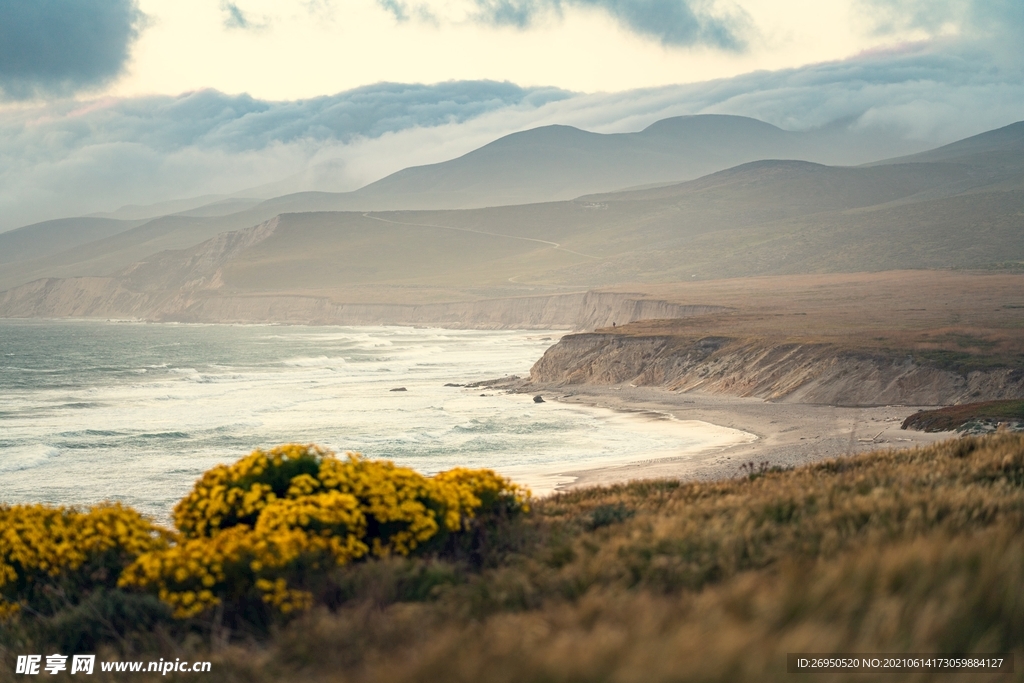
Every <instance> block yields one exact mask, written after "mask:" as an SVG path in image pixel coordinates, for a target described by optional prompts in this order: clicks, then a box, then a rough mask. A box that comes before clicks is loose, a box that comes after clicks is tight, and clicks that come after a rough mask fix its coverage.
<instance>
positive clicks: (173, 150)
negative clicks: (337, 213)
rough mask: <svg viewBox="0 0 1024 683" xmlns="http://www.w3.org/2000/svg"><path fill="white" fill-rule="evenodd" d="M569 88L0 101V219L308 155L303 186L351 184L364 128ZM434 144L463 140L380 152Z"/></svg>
mask: <svg viewBox="0 0 1024 683" xmlns="http://www.w3.org/2000/svg"><path fill="white" fill-rule="evenodd" d="M571 96H572V94H571V93H568V92H565V91H562V90H558V89H555V88H529V89H528V88H521V87H519V86H516V85H513V84H511V83H498V82H492V81H463V82H451V83H440V84H437V85H404V84H393V83H383V84H378V85H373V86H366V87H362V88H356V89H354V90H349V91H347V92H343V93H339V94H337V95H332V96H329V97H318V98H313V99H309V100H299V101H293V102H266V101H262V100H257V99H255V98H252V97H249V96H247V95H225V94H223V93H220V92H216V91H212V90H206V91H200V92H194V93H188V94H186V95H182V96H180V97H165V96H159V97H140V98H132V99H123V100H114V99H106V100H97V101H94V102H89V103H85V104H82V103H80V102H74V101H57V102H49V103H45V104H40V105H38V106H36V107H16V108H9V109H7V110H0V230H4V229H9V228H13V227H17V226H18V225H24V224H26V223H29V222H34V221H38V220H45V219H47V218H53V217H58V216H62V215H81V214H84V213H91V212H96V211H106V210H112V209H115V208H117V207H118V206H121V205H124V204H147V203H152V202H157V201H162V200H163V199H166V198H170V197H187V196H194V195H203V194H209V193H219V192H224V193H231V192H238V191H240V190H243V189H245V188H247V187H253V186H258V185H263V184H267V183H273V182H278V181H281V180H283V179H286V178H288V177H290V176H295V175H296V174H303V173H305V172H306V171H307V170H308V169H309V168H311V167H316V168H319V169H321V170H322V172H320V175H319V176H317V177H316V178H314V179H313V181H310V182H312V186H310V187H298V186H297V187H296V188H295V189H312V187H316V188H322V189H333V190H341V189H351V188H353V187H355V186H358V185H361V184H363V183H364V182H368V181H369V180H373V179H374V178H369V177H367V176H366V173H372V172H375V170H370V169H377V168H381V166H378V165H374V164H370V166H368V167H367V169H366V170H362V171H361V170H359V169H358V168H357V169H355V170H353V171H347V170H346V168H347V159H349V158H350V157H351V155H352V150H353V149H366V148H365V147H364V146H361V145H364V144H365V142H366V141H368V140H370V141H372V140H377V139H380V138H382V137H384V136H388V135H390V134H393V133H396V132H398V131H403V130H407V129H413V128H415V129H426V130H437V129H439V128H441V127H445V126H450V127H454V128H457V127H458V126H460V125H463V124H464V123H465V122H467V121H470V120H472V119H474V118H479V117H480V116H482V115H484V114H486V113H488V112H491V111H496V110H502V111H506V112H508V111H512V110H516V109H521V110H524V111H535V110H537V109H538V108H541V107H543V106H545V105H547V104H549V103H551V102H554V101H557V100H560V99H565V98H568V97H571ZM472 140H473V138H471V137H467V138H466V140H465V144H472ZM483 142H486V140H484V141H483ZM481 144H482V143H481ZM442 150H453V151H454V153H461V152H464V151H467V150H466V149H463V148H461V147H458V146H457V145H456V147H455V148H453V147H452V142H451V141H450V140H449V141H446V142H441V141H435V142H434V143H432V144H431V146H430V147H427V148H422V149H421V148H416V147H413V148H410V149H406V150H402V151H400V152H399V153H397V154H396V155H394V156H393V157H391V158H390V159H389V160H388V161H387V162H385V163H386V164H392V163H394V162H396V161H397V162H398V163H402V160H410V159H413V160H420V162H428V161H435V160H437V158H436V156H432V155H436V154H446V153H448V152H447V151H442ZM370 154H373V152H372V151H371V152H370ZM383 167H384V168H387V170H388V171H390V170H395V169H394V168H392V167H391V166H389V165H388V166H383ZM331 169H333V170H331ZM321 176H322V177H321ZM303 182H304V181H303Z"/></svg>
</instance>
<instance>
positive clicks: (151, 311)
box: [0, 218, 728, 330]
mask: <svg viewBox="0 0 1024 683" xmlns="http://www.w3.org/2000/svg"><path fill="white" fill-rule="evenodd" d="M277 226H278V219H277V218H273V219H271V220H269V221H266V222H265V223H262V224H260V225H257V226H255V227H252V228H247V229H245V230H237V231H234V232H228V233H223V234H221V235H218V236H216V237H214V238H213V239H210V240H207V241H206V242H204V243H202V244H200V245H197V246H196V247H193V248H191V249H184V250H180V251H168V252H163V253H160V254H156V255H154V256H153V257H151V258H149V259H146V260H145V261H140V262H138V263H135V264H133V265H132V266H130V267H129V268H127V269H125V270H124V271H123V272H121V273H118V274H116V275H114V276H111V277H77V278H66V279H56V278H51V279H46V280H37V281H35V282H30V283H28V284H26V285H22V286H21V287H17V288H15V289H12V290H9V291H7V292H3V293H0V317H8V318H62V317H77V318H134V319H140V320H150V321H158V322H161V321H163V322H170V321H174V322H210V323H212V322H223V323H262V322H281V323H302V324H314V325H317V324H319V325H328V324H333V325H387V324H390V325H435V326H441V327H464V328H479V329H501V328H527V329H530V328H532V329H571V330H590V329H595V328H597V327H604V326H609V325H611V324H612V323H618V324H625V323H629V322H634V321H637V320H649V319H655V318H686V317H690V316H694V315H703V314H707V313H715V312H722V311H726V310H728V309H727V308H725V307H722V306H702V305H682V304H676V303H670V302H668V301H662V300H657V299H649V298H645V297H643V296H642V295H639V294H630V293H623V292H575V293H569V294H557V295H550V296H527V297H508V298H497V299H482V300H476V301H460V302H451V303H432V304H367V303H359V302H344V301H336V300H333V299H332V298H330V297H329V296H303V295H296V294H287V293H274V292H237V291H235V292H230V293H229V292H226V291H225V290H224V285H223V277H222V271H223V268H224V266H225V265H226V264H228V263H229V262H230V261H231V259H232V258H234V257H235V256H237V255H238V254H240V253H241V252H243V251H244V250H245V249H248V248H249V247H251V246H253V245H255V244H258V243H259V242H261V241H263V240H265V239H267V238H268V237H269V236H271V235H272V234H273V233H274V230H275V229H277Z"/></svg>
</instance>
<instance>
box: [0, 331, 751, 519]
mask: <svg viewBox="0 0 1024 683" xmlns="http://www.w3.org/2000/svg"><path fill="white" fill-rule="evenodd" d="M560 334H561V333H559V332H547V333H545V332H537V331H529V332H524V331H476V330H445V329H420V328H412V327H305V326H284V325H179V324H146V323H136V322H106V321H81V320H68V321H64V320H62V321H50V320H47V321H37V320H0V502H6V503H23V502H42V503H49V504H73V505H85V504H91V503H94V502H98V501H102V500H118V501H122V502H124V503H126V504H128V505H131V506H133V507H135V508H137V509H139V510H141V511H143V512H145V513H147V514H149V515H152V516H154V517H156V518H157V519H160V520H164V521H165V520H166V519H167V518H168V516H169V513H170V510H171V508H172V507H173V504H174V502H175V501H177V500H178V499H179V498H181V496H182V495H184V493H185V492H186V491H187V490H188V489H189V488H190V487H191V486H192V484H193V482H194V481H195V480H196V478H197V477H198V476H199V475H200V474H201V473H202V472H203V471H204V470H206V469H207V468H209V467H211V466H212V465H214V464H217V463H224V462H231V461H233V460H236V459H238V458H240V457H242V456H244V455H246V454H247V453H249V452H250V451H251V450H252V449H254V448H269V447H272V446H274V445H277V444H282V443H290V442H299V443H316V444H319V445H321V446H325V447H328V448H330V449H332V450H335V451H337V452H339V453H341V452H345V451H357V452H360V453H363V454H364V455H365V456H366V457H371V458H388V459H391V460H394V461H395V462H397V463H399V464H402V465H406V466H409V467H413V468H415V469H416V470H418V471H421V472H423V473H425V474H433V473H435V472H438V471H441V470H445V469H449V468H451V467H456V466H466V467H489V468H492V469H495V470H497V471H498V472H500V473H502V474H505V475H507V476H511V477H512V478H514V479H515V480H517V481H520V482H522V483H525V484H527V485H529V486H531V487H532V488H533V489H534V491H535V493H539V494H543V493H547V492H550V491H551V490H552V489H553V488H554V487H555V486H556V485H558V484H559V483H565V482H567V481H571V477H565V476H564V475H562V474H560V473H564V472H567V471H572V470H580V469H586V468H589V467H594V466H599V465H607V464H611V463H625V462H629V461H633V460H638V459H644V458H648V457H651V456H652V454H661V455H679V454H684V453H686V452H692V451H699V450H704V449H707V448H715V447H721V446H722V445H726V444H728V443H731V442H732V440H734V439H735V435H731V434H729V433H727V432H731V430H717V431H716V430H714V429H712V430H702V429H692V430H686V429H675V430H672V429H669V430H666V429H652V428H651V424H650V422H645V421H644V420H641V419H635V418H623V417H622V416H621V415H616V414H613V413H611V412H610V411H605V410H601V409H594V408H591V409H588V408H584V407H581V406H576V405H573V406H568V405H564V404H560V403H556V402H553V401H548V402H545V403H534V402H533V399H532V396H528V395H514V394H506V393H504V392H501V391H497V390H493V389H489V388H486V387H483V388H480V387H478V388H467V387H465V386H445V385H450V384H461V385H465V384H469V383H473V382H478V381H480V380H486V379H493V378H499V377H503V376H507V375H513V374H518V375H520V376H527V375H528V374H529V370H530V366H531V365H532V364H533V363H534V362H535V361H536V360H537V359H538V358H540V356H541V355H542V354H543V353H544V350H545V349H547V348H548V347H549V346H550V345H551V344H553V343H554V342H555V341H556V340H557V338H558V337H559V336H560ZM395 389H404V391H394V390H395Z"/></svg>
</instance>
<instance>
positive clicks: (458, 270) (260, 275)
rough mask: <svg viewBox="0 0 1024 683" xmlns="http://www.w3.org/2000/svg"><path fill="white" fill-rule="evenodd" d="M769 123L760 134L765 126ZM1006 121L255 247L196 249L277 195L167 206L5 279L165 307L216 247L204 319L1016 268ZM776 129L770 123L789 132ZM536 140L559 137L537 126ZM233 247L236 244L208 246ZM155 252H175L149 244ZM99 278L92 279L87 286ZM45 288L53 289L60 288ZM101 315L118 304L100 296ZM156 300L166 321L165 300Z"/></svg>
mask: <svg viewBox="0 0 1024 683" xmlns="http://www.w3.org/2000/svg"><path fill="white" fill-rule="evenodd" d="M682 123H685V122H682ZM682 123H681V122H679V121H669V122H662V124H664V125H662V126H657V125H656V126H652V127H651V128H653V129H654V133H648V132H647V131H643V132H642V133H638V134H630V135H643V134H644V133H647V134H648V135H660V134H662V133H664V132H665V130H668V129H671V127H672V126H673V125H682ZM691 123H692V122H691ZM711 123H715V124H719V123H722V122H721V121H718V120H717V119H714V120H713V121H711ZM726 123H729V124H730V125H731V123H732V122H726ZM744 125H746V124H744ZM766 125H767V124H760V127H758V130H769V131H770V130H772V128H771V127H767V128H764V126H766ZM651 128H649V129H648V131H650V130H651ZM1009 128H1010V131H1009V133H1007V132H1006V131H1002V130H1001V131H993V132H991V133H987V134H984V135H982V136H976V137H977V138H979V139H971V140H968V141H964V143H965V144H960V143H956V144H955V145H953V146H947V148H943V149H944V150H945V151H943V152H942V154H941V155H940V156H941V160H940V161H920V160H916V161H910V162H906V161H904V162H901V163H888V164H873V165H869V166H862V167H836V166H826V165H822V164H816V163H812V162H805V161H792V160H761V161H754V162H750V163H746V164H742V165H739V166H736V167H733V168H729V169H726V170H721V171H718V172H715V173H712V174H709V175H706V176H704V177H701V178H699V179H696V180H692V181H688V182H684V183H677V184H672V185H664V186H659V187H655V188H649V189H640V190H631V191H623V192H615V193H604V194H591V195H586V196H583V197H580V198H579V199H576V200H573V201H563V202H549V203H540V204H528V205H510V206H502V207H493V208H482V209H466V210H417V211H402V212H302V213H283V214H279V215H278V218H277V219H276V222H275V223H274V226H275V227H274V229H272V230H269V231H267V232H266V234H265V235H264V236H263V237H262V238H261V239H260V240H255V241H246V240H245V239H240V238H238V239H236V238H233V237H231V235H240V234H244V233H228V234H227V235H226V236H225V235H222V236H220V237H215V238H213V239H211V240H209V241H207V242H204V243H203V244H200V245H198V246H194V247H193V246H190V244H195V243H196V242H197V241H201V238H202V237H203V236H204V235H206V234H207V233H208V232H209V231H210V230H213V229H215V228H216V229H217V232H222V230H221V229H222V228H227V227H233V228H235V229H237V228H240V227H246V226H248V225H253V224H254V223H252V222H251V221H253V219H254V218H257V217H260V216H261V215H262V214H261V213H260V212H261V211H264V212H268V211H269V209H268V207H269V206H270V205H271V204H272V203H273V202H269V203H264V204H262V205H260V206H258V207H255V208H252V209H248V210H246V211H243V212H240V213H236V214H231V215H228V216H221V217H216V218H203V217H189V216H168V217H164V218H160V219H157V220H155V221H150V222H147V223H145V224H143V225H140V226H137V227H134V228H132V229H130V230H127V231H125V232H123V233H120V234H117V235H113V236H111V237H107V238H105V239H103V240H100V241H97V242H93V243H90V244H86V245H81V246H80V247H77V248H76V249H74V250H71V251H66V252H64V253H63V254H60V255H56V256H51V257H48V258H49V260H47V259H37V260H36V261H34V262H27V263H25V264H14V265H13V266H8V267H7V268H5V269H4V271H3V272H4V275H3V276H2V277H0V282H7V283H8V286H9V285H10V283H11V281H12V274H13V277H14V278H16V277H23V278H24V277H26V274H27V273H29V272H30V270H31V268H36V272H42V271H45V269H46V268H50V269H51V270H55V269H57V270H59V272H60V273H61V274H65V275H73V274H74V272H73V271H74V269H76V268H78V269H83V268H87V269H92V273H90V274H93V275H96V274H103V273H108V274H109V273H120V274H117V275H115V276H109V275H107V276H106V277H108V278H109V286H110V287H112V288H113V289H114V290H117V291H118V292H121V291H122V290H123V291H124V292H135V293H147V295H153V296H155V295H156V293H157V292H162V294H160V295H159V296H157V297H156V298H155V299H153V298H150V299H148V300H150V301H152V302H155V301H157V300H159V301H165V300H171V299H175V298H180V297H181V296H184V294H185V293H186V292H187V291H191V290H190V289H189V287H190V285H189V284H188V283H190V282H194V281H195V280H196V278H194V277H192V276H191V275H189V276H186V275H185V273H187V272H191V271H190V270H189V269H190V267H191V266H189V265H188V264H189V263H192V260H194V259H196V258H200V257H199V256H197V255H199V254H205V253H214V252H216V254H217V258H216V259H215V260H216V263H217V267H216V271H217V275H216V278H214V279H215V281H216V283H217V284H216V286H215V287H212V286H207V285H204V287H203V294H202V297H203V299H204V301H205V302H206V304H204V305H205V306H206V309H205V310H207V311H208V313H207V314H204V315H213V311H214V310H215V309H216V307H215V306H213V305H212V303H211V302H212V300H213V299H216V298H218V297H231V298H232V299H233V300H238V298H239V297H243V298H244V297H252V296H258V297H271V296H275V297H281V296H284V297H313V298H314V299H317V300H320V301H323V302H330V305H332V306H333V305H337V304H395V305H398V304H401V305H423V304H428V303H438V304H441V303H446V304H447V303H456V302H473V301H481V300H487V299H495V300H496V299H509V298H521V297H536V296H538V295H541V294H547V295H558V294H564V293H568V292H579V291H583V290H587V289H592V288H597V287H607V286H611V285H615V284H617V283H624V282H646V283H656V282H671V281H683V280H689V279H692V278H695V277H696V278H700V279H707V278H723V277H744V276H751V275H779V274H795V273H810V272H854V271H878V270H893V269H901V268H991V267H1005V266H1006V265H1007V264H1009V266H1010V267H1017V268H1020V267H1021V266H1022V264H1024V230H1022V227H1024V218H1022V217H1024V157H1022V156H1021V155H1016V156H1015V154H1014V148H1013V147H1012V145H1011V147H1010V149H1008V150H1004V149H1002V148H1000V147H999V145H1000V144H1002V143H1001V142H1000V141H1002V140H1004V139H1010V140H1018V141H1019V140H1020V139H1021V137H1020V136H1018V135H1017V134H1016V131H1017V130H1018V128H1020V129H1021V130H1024V127H1020V126H1019V125H1016V126H1011V127H1009ZM774 130H775V131H778V132H777V133H769V134H770V135H781V136H782V137H786V136H789V135H792V134H788V133H785V132H784V131H779V130H778V129H774ZM578 132H580V133H582V131H578ZM530 133H531V134H535V133H534V132H532V131H531V132H530ZM546 134H560V133H559V132H558V131H554V132H553V131H550V130H548V131H542V133H540V134H538V135H546ZM572 135H576V134H575V133H572ZM589 135H593V134H585V135H583V136H581V137H580V138H579V139H588V138H587V136H589ZM527 137H529V136H527ZM615 139H616V140H619V141H620V142H621V138H615ZM514 142H515V140H509V139H507V138H506V139H502V140H499V141H497V142H495V143H492V144H493V145H495V147H494V149H500V148H501V147H502V145H512V144H514ZM499 143H500V144H499ZM968 143H969V144H968ZM616 144H620V143H619V142H617V143H616ZM1014 144H1017V143H1014ZM958 150H959V151H958ZM478 151H480V150H478ZM487 153H488V154H490V153H491V152H487ZM957 154H960V155H961V156H957ZM403 182H404V181H403ZM439 182H440V181H439ZM293 199H294V198H293ZM307 199H308V198H307ZM269 218H271V217H270V216H267V217H265V218H262V221H260V222H263V221H266V220H269ZM225 240H227V241H232V240H234V241H235V242H237V243H238V244H241V245H243V246H241V247H239V248H237V249H233V250H231V251H230V253H227V252H222V251H218V249H220V246H218V245H221V244H222V243H224V242H225ZM157 247H162V248H163V249H164V250H168V249H169V250H170V251H165V252H163V253H160V254H158V255H154V254H153V252H155V251H158V249H157ZM203 258H205V257H203ZM61 259H64V260H63V261H62V260H61ZM200 260H202V259H200ZM126 261H127V263H126ZM129 264H134V265H131V267H130V268H128V266H129ZM1014 264H1016V265H1014ZM19 268H20V269H21V271H20V275H19V270H18V269H19ZM126 268H128V270H126ZM129 273H130V275H129ZM204 277H207V276H204ZM209 277H212V276H209ZM212 281H213V280H212V279H208V280H206V282H212ZM64 286H70V287H72V289H73V286H72V285H71V284H67V285H62V287H64ZM97 286H98V285H97V282H96V281H95V280H90V281H89V285H88V287H89V289H90V291H93V290H95V288H96V287H97ZM43 291H44V290H42V289H40V288H39V287H27V288H18V289H14V290H11V291H9V292H8V293H7V295H6V296H5V298H4V302H5V303H4V304H3V305H2V306H0V314H3V315H18V314H21V315H24V314H26V313H25V312H26V311H33V313H32V315H45V314H46V313H45V310H46V307H45V305H43V304H42V300H40V299H39V297H40V296H43V294H42V292H43ZM46 291H47V292H49V293H48V294H46V297H52V296H53V294H52V291H53V285H51V286H49V289H47V290H46ZM111 291H113V290H111ZM94 294H95V296H98V297H99V298H100V299H103V295H101V294H96V293H95V292H94ZM63 296H65V295H64V294H62V295H61V297H63ZM90 296H92V295H90ZM119 296H120V295H119ZM189 296H192V295H191V294H189ZM61 297H58V298H61ZM115 298H116V297H115ZM185 298H186V299H187V298H188V297H185ZM189 300H191V299H189ZM33 301H34V303H33ZM251 303H252V302H249V304H247V305H246V310H247V311H248V313H247V314H246V315H251V316H255V318H254V320H255V319H259V320H263V319H266V320H273V319H276V317H280V316H282V315H285V314H284V313H282V312H281V304H275V305H274V306H271V307H269V308H267V307H264V308H261V307H259V306H253V305H251ZM139 305H140V304H138V302H135V303H133V304H132V306H133V308H132V310H131V311H125V312H124V315H126V316H140V317H146V316H147V314H146V313H145V311H144V310H142V309H140V308H138V306H139ZM154 305H155V304H154ZM318 305H321V304H318ZM322 305H327V304H322ZM101 308H102V310H103V311H105V313H103V315H107V316H110V315H116V311H114V312H112V310H113V309H110V307H109V306H108V305H106V304H104V305H103V306H102V307H101ZM158 308H159V309H160V310H161V311H163V313H161V314H160V315H165V314H166V308H165V307H164V306H163V305H162V304H161V305H160V306H159V307H158ZM61 310H64V309H63V308H62V309H61ZM76 310H78V311H79V313H78V314H79V315H92V314H94V313H88V312H86V311H88V310H91V309H89V307H88V306H86V307H84V308H82V307H79V308H76ZM95 310H96V313H95V314H100V313H99V310H100V309H99V308H97V309H95ZM217 310H222V311H226V310H227V309H225V308H223V307H221V308H220V309H217ZM40 311H43V312H40ZM274 311H276V312H274ZM63 314H64V315H66V314H67V313H63ZM153 314H154V315H156V309H153ZM314 317H315V316H314ZM204 319H208V320H209V319H210V318H204Z"/></svg>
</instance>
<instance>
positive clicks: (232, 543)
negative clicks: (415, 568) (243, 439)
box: [120, 444, 529, 618]
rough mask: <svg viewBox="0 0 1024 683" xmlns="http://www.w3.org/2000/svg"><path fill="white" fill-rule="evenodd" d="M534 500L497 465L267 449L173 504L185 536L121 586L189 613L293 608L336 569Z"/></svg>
mask: <svg viewBox="0 0 1024 683" xmlns="http://www.w3.org/2000/svg"><path fill="white" fill-rule="evenodd" d="M528 497H529V492H528V491H526V490H525V489H522V488H520V487H518V486H516V485H515V484H513V483H511V482H510V481H508V480H507V479H504V478H502V477H499V476H498V475H496V474H495V473H494V472H491V471H490V470H466V469H457V470H452V471H450V472H445V473H442V474H439V475H437V476H435V477H424V476H423V475H421V474H419V473H417V472H415V471H414V470H411V469H409V468H406V467H399V466H396V465H395V464H393V463H391V462H387V461H375V460H364V459H363V458H361V457H359V456H358V455H355V454H348V457H347V458H345V459H340V458H338V457H336V456H335V455H334V454H333V453H330V452H329V451H326V450H323V449H321V448H318V447H316V446H303V445H296V444H291V445H286V446H280V447H278V448H274V449H272V450H269V451H262V450H257V451H254V452H253V453H251V454H250V455H248V456H246V457H245V458H242V459H241V460H239V461H238V462H236V463H234V464H232V465H219V466H217V467H214V468H213V469H211V470H209V471H207V472H206V473H205V474H203V476H202V477H201V478H200V479H199V481H197V482H196V485H195V486H194V487H193V489H192V491H191V492H190V493H189V494H188V495H187V496H185V498H183V499H182V500H181V502H179V503H178V505H177V506H176V507H175V509H174V522H175V526H176V527H177V529H178V531H179V532H180V534H181V539H180V540H179V542H178V543H177V544H175V545H173V546H171V547H168V548H163V549H157V550H154V551H152V552H148V553H145V554H143V555H141V556H140V557H139V558H138V559H137V560H136V561H135V562H134V563H133V564H132V565H131V566H129V567H128V568H127V569H126V570H125V572H124V573H123V575H122V577H121V580H120V585H121V586H122V587H125V588H128V587H134V588H142V589H146V590H152V591H155V592H156V593H157V594H158V595H159V597H160V599H161V600H163V601H164V602H165V603H167V604H168V605H170V606H171V607H172V608H173V609H174V614H175V616H177V617H180V618H187V617H192V616H196V615H198V614H201V613H202V612H204V611H206V610H207V609H208V608H210V607H212V606H214V605H217V604H222V603H225V602H227V603H229V604H232V605H236V606H237V605H240V604H243V603H244V602H245V601H246V600H248V599H250V598H252V597H254V596H255V597H258V599H259V600H260V601H261V602H262V603H264V604H265V605H269V606H272V607H274V608H276V609H277V610H279V611H281V612H283V613H287V612H290V611H293V610H297V609H302V608H305V607H307V606H308V605H309V604H311V602H312V599H313V595H312V593H311V592H310V590H309V587H310V584H311V583H313V582H315V580H316V578H317V577H322V576H323V575H324V574H325V572H326V570H328V569H330V568H332V567H337V566H342V565H345V564H348V563H349V562H352V561H354V560H358V559H360V558H364V557H366V556H370V555H373V556H378V557H384V556H388V555H392V554H397V555H409V554H411V553H414V552H418V551H424V550H426V549H428V548H438V547H440V546H441V545H442V544H443V543H444V541H445V539H446V538H447V537H448V535H450V534H453V533H458V532H461V531H464V530H466V529H468V528H469V527H470V526H471V524H472V522H473V520H475V519H477V518H478V516H479V515H481V514H483V513H488V512H493V513H501V514H509V513H515V512H518V511H521V510H525V508H526V504H527V499H528Z"/></svg>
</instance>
